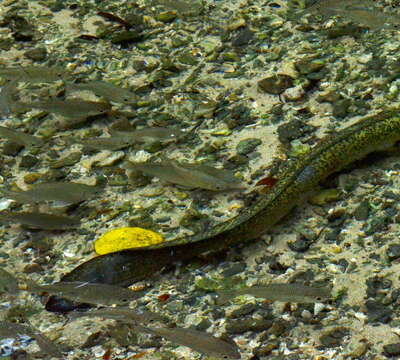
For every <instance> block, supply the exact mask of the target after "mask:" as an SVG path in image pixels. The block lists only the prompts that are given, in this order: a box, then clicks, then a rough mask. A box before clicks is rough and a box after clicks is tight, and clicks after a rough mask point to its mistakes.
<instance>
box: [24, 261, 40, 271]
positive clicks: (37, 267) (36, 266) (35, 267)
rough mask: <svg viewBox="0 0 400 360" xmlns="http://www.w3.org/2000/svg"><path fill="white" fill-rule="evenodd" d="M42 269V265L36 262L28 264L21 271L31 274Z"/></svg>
mask: <svg viewBox="0 0 400 360" xmlns="http://www.w3.org/2000/svg"><path fill="white" fill-rule="evenodd" d="M42 271H43V267H42V266H41V265H39V264H36V263H33V264H28V265H26V266H25V267H24V269H23V272H24V273H25V274H33V273H38V272H42Z"/></svg>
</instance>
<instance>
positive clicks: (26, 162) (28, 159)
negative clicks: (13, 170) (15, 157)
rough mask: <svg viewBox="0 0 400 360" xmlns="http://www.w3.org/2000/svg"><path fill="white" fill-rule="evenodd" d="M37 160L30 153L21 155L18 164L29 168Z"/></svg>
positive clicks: (37, 160)
mask: <svg viewBox="0 0 400 360" xmlns="http://www.w3.org/2000/svg"><path fill="white" fill-rule="evenodd" d="M38 162H39V159H38V158H37V157H35V156H32V155H25V156H23V157H22V159H21V162H20V163H19V166H20V167H21V168H24V169H30V168H32V167H34V166H35V165H36V164H37V163H38Z"/></svg>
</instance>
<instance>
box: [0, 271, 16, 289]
mask: <svg viewBox="0 0 400 360" xmlns="http://www.w3.org/2000/svg"><path fill="white" fill-rule="evenodd" d="M0 292H5V293H7V294H10V295H17V294H18V293H19V287H18V281H17V279H16V278H15V277H14V275H11V274H10V273H9V272H8V271H6V270H4V269H3V268H0Z"/></svg>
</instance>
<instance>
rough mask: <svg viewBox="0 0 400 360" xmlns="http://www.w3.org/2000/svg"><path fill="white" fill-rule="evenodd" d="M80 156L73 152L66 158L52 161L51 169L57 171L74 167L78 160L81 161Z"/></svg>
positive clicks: (78, 153) (77, 152)
mask: <svg viewBox="0 0 400 360" xmlns="http://www.w3.org/2000/svg"><path fill="white" fill-rule="evenodd" d="M81 156H82V154H81V153H80V152H79V151H74V152H72V153H70V154H68V155H67V156H65V157H63V158H62V159H58V160H56V161H53V162H52V163H51V164H50V168H51V169H59V168H62V167H64V166H72V165H75V164H76V163H77V162H78V161H79V160H80V159H81Z"/></svg>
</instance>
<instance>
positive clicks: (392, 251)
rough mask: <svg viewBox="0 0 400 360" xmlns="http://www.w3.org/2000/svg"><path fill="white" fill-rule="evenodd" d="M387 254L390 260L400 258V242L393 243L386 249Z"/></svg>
mask: <svg viewBox="0 0 400 360" xmlns="http://www.w3.org/2000/svg"><path fill="white" fill-rule="evenodd" d="M386 255H387V257H388V258H389V260H396V259H398V258H400V244H392V245H390V246H389V247H388V248H387V250H386Z"/></svg>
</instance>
